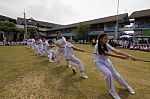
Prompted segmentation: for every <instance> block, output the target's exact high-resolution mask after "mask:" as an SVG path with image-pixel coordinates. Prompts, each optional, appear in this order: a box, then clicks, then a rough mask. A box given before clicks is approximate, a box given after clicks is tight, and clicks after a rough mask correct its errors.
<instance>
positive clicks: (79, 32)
mask: <svg viewBox="0 0 150 99" xmlns="http://www.w3.org/2000/svg"><path fill="white" fill-rule="evenodd" d="M88 34H89V26H88V25H83V24H82V23H80V25H79V26H78V27H77V28H76V38H77V39H78V40H81V39H82V40H83V44H84V41H85V39H86V37H87V36H88Z"/></svg>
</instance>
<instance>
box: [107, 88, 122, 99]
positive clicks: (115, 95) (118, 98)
mask: <svg viewBox="0 0 150 99" xmlns="http://www.w3.org/2000/svg"><path fill="white" fill-rule="evenodd" d="M109 93H110V95H111V96H112V97H113V98H114V99H121V98H120V97H119V96H118V95H117V94H114V93H112V92H111V91H110V90H109Z"/></svg>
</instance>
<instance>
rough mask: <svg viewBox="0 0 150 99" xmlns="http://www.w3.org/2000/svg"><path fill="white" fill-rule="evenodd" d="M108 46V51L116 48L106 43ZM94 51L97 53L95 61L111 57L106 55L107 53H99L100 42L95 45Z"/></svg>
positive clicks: (102, 60)
mask: <svg viewBox="0 0 150 99" xmlns="http://www.w3.org/2000/svg"><path fill="white" fill-rule="evenodd" d="M106 47H107V49H108V52H110V51H112V50H114V48H113V47H112V46H111V45H109V44H106ZM94 53H95V56H94V61H101V62H104V61H106V60H108V59H109V58H108V56H106V55H99V53H98V44H96V45H95V48H94Z"/></svg>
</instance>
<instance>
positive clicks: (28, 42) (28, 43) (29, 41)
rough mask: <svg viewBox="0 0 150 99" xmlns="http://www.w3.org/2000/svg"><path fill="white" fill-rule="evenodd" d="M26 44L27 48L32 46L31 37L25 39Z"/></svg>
mask: <svg viewBox="0 0 150 99" xmlns="http://www.w3.org/2000/svg"><path fill="white" fill-rule="evenodd" d="M27 45H28V47H29V48H31V47H32V39H28V40H27Z"/></svg>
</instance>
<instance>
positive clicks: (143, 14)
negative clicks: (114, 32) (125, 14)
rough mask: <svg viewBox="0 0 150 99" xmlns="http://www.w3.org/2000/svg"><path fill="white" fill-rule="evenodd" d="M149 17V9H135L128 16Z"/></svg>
mask: <svg viewBox="0 0 150 99" xmlns="http://www.w3.org/2000/svg"><path fill="white" fill-rule="evenodd" d="M148 16H149V17H150V9H146V10H141V11H135V12H133V13H132V14H131V15H130V17H129V18H141V17H148Z"/></svg>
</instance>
